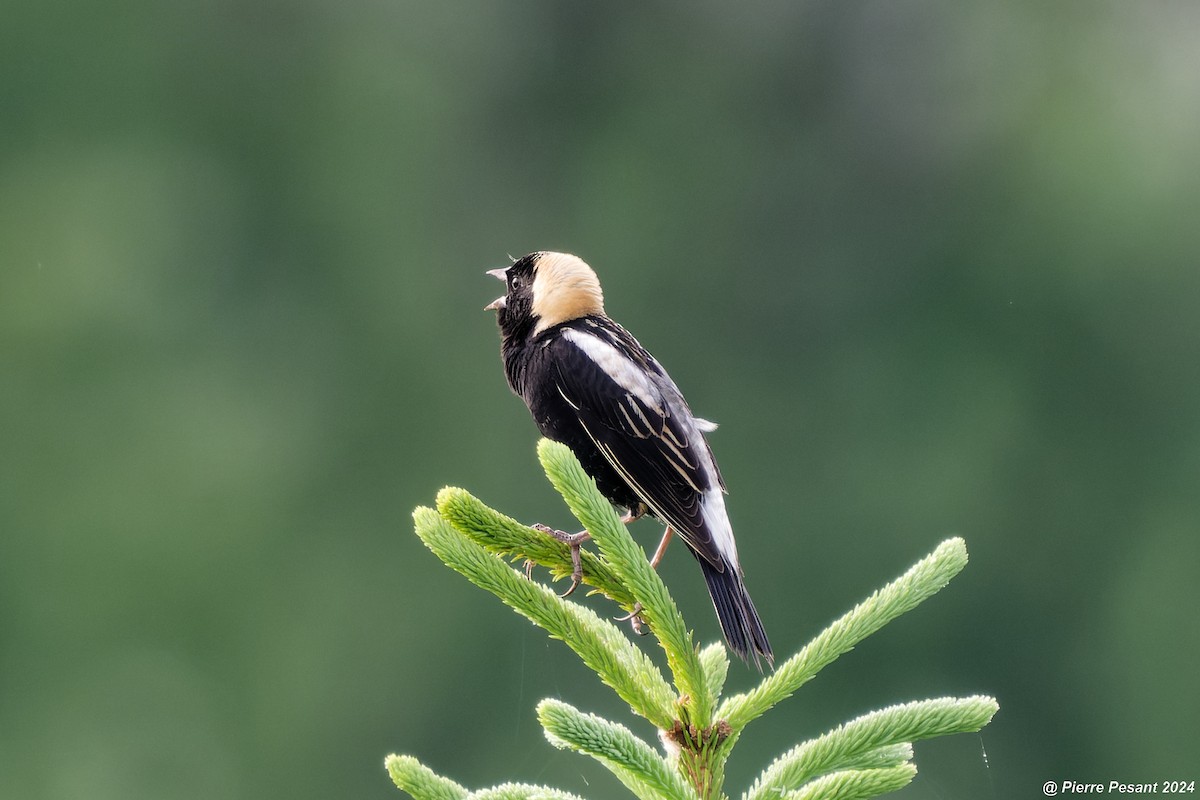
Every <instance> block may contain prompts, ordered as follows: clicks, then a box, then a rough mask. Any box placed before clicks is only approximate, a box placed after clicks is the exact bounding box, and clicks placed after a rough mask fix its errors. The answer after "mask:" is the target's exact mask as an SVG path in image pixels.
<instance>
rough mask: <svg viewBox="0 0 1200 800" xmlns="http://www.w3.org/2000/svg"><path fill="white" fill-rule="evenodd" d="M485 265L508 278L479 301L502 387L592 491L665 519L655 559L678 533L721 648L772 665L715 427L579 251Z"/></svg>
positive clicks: (635, 513) (632, 515)
mask: <svg viewBox="0 0 1200 800" xmlns="http://www.w3.org/2000/svg"><path fill="white" fill-rule="evenodd" d="M488 274H489V275H493V276H495V277H497V278H499V279H500V280H503V281H505V283H506V285H507V291H506V292H505V294H504V296H503V297H500V298H497V299H496V300H495V301H494V302H492V303H491V304H489V305H488V306H487V309H489V310H491V309H494V310H496V311H497V312H498V314H497V320H498V322H499V325H500V334H501V339H502V343H501V354H502V356H503V358H504V371H505V374H506V375H507V377H508V385H509V386H510V387H511V388H512V390H513V392H515V393H516V394H517V395H518V396H519V397H521V399H523V400H524V401H525V404H526V405H527V406H528V407H529V411H530V413H531V414H532V415H533V419H534V422H536V423H537V426H538V429H539V430H540V431H541V432H542V435H544V436H546V437H548V438H550V439H553V440H555V441H558V442H562V443H563V444H565V445H567V446H568V447H570V448H571V450H572V451H573V452H574V453H575V456H576V457H577V458H578V459H579V462H580V463H581V464H582V465H583V468H584V470H585V471H586V472H587V473H588V474H589V475H590V476H591V477H592V478H593V479H594V480H595V481H596V486H597V487H598V488H599V489H600V491H601V493H602V494H604V495H605V496H606V497H607V498H608V499H609V500H610V501H611V502H612V503H613V504H614V505H616V506H620V507H623V508H626V509H629V514H628V515H627V517H626V519H627V520H628V519H636V518H637V517H640V516H641V515H642V514H650V515H652V516H654V517H657V518H658V519H659V520H661V521H662V522H664V523H665V524H666V525H667V530H666V532H665V534H664V536H663V541H662V544H660V545H659V549H658V552H657V553H656V554H655V558H654V560H653V563H654V564H655V565H657V563H658V558H661V556H662V551H663V548H664V547H665V546H666V543H667V541H669V540H670V537H671V535H672V532H675V533H678V534H679V536H680V538H681V539H683V541H684V544H686V545H687V548H688V549H689V550H690V551H691V552H692V554H693V555H694V556H695V557H696V560H697V561H699V562H700V568H701V570H702V571H703V573H704V580H705V582H706V583H707V584H708V592H709V594H710V595H711V596H712V601H713V606H714V607H715V608H716V612H717V619H718V620H719V621H720V623H721V630H722V631H723V632H724V635H725V641H726V643H727V644H728V646H729V648H730V649H731V650H733V651H734V652H735V653H737V654H738V655H739V656H741V657H742V658H743V659H747V658H749V657H751V656H752V657H753V658H754V661H755V663H756V664H757V663H758V661H759V658H760V657H762V658H765V659H766V660H767V661H768V662H770V661H771V660H772V654H771V645H770V643H769V642H768V641H767V635H766V632H765V631H764V630H763V626H762V622H761V620H759V618H758V613H757V612H756V611H755V609H754V603H753V602H751V600H750V595H749V594H748V593H747V592H746V586H745V584H744V583H743V582H742V569H741V566H740V565H739V563H738V555H737V545H736V544H735V543H734V539H733V529H732V528H731V527H730V524H729V517H728V515H727V514H726V511H725V499H724V496H723V495H724V492H725V482H724V480H723V479H722V477H721V472H720V470H719V469H718V468H717V463H716V461H715V460H714V459H713V455H712V450H711V449H709V446H708V442H707V441H706V440H705V438H704V434H705V433H706V432H708V431H711V430H713V429H714V428H715V427H716V426H715V425H713V424H712V423H711V422H708V421H706V420H702V419H700V418H698V417H696V416H694V415H693V414H692V412H691V409H690V408H688V404H687V402H686V401H685V400H684V399H683V395H682V394H680V392H679V389H678V388H677V387H676V386H675V382H674V381H672V380H671V378H670V376H669V375H667V373H666V371H665V370H663V368H662V367H661V366H659V363H658V362H657V361H656V360H655V359H654V357H653V356H651V355H650V354H649V353H648V352H646V350H645V348H643V347H642V346H641V345H640V344H638V341H637V339H634V338H633V336H632V335H630V333H629V332H628V331H626V330H625V329H624V328H622V327H621V326H620V325H618V324H617V323H616V322H613V320H611V319H610V318H609V317H608V316H607V315H606V314H605V313H604V297H603V294H602V293H601V290H600V282H599V280H598V279H597V278H596V273H595V272H593V271H592V269H591V267H589V266H588V265H587V264H586V263H584V262H583V261H582V260H581V259H579V258H577V257H576V256H573V255H568V254H566V253H550V252H539V253H530V254H529V255H527V256H522V257H521V258H518V259H517V260H516V261H514V262H513V264H512V265H511V266H509V267H505V268H502V269H494V270H490V271H489V272H488ZM584 535H586V534H584ZM575 582H576V583H577V582H578V576H576V578H575ZM572 588H574V584H573V586H572ZM569 591H570V590H568V593H569Z"/></svg>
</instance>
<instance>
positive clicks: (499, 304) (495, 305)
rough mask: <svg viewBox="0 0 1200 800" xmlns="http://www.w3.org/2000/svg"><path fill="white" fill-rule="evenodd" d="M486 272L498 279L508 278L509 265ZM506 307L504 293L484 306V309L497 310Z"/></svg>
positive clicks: (504, 279)
mask: <svg viewBox="0 0 1200 800" xmlns="http://www.w3.org/2000/svg"><path fill="white" fill-rule="evenodd" d="M485 274H487V275H491V276H492V277H493V278H497V279H498V280H502V281H506V280H508V267H500V268H499V269H489V270H488V271H487V272H486V273H485ZM499 308H504V295H500V296H499V297H497V298H496V299H495V300H493V301H492V302H490V303H488V304H487V305H486V306H484V307H483V310H484V311H495V310H496V309H499Z"/></svg>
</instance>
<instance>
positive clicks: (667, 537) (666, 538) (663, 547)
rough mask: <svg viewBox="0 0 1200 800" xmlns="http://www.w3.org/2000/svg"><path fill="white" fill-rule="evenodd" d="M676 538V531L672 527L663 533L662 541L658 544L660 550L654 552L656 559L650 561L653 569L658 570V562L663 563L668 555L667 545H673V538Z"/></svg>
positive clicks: (668, 527)
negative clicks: (663, 558)
mask: <svg viewBox="0 0 1200 800" xmlns="http://www.w3.org/2000/svg"><path fill="white" fill-rule="evenodd" d="M674 536H675V529H674V528H672V527H671V526H670V525H668V526H667V529H666V530H665V531H663V537H662V541H661V542H659V543H658V548H657V549H655V551H654V557H653V558H651V559H650V566H651V567H652V568H653V569H658V562H660V561H662V557H663V556H664V555H666V553H667V545H669V544H670V543H671V539H672V537H674Z"/></svg>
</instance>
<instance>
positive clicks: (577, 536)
mask: <svg viewBox="0 0 1200 800" xmlns="http://www.w3.org/2000/svg"><path fill="white" fill-rule="evenodd" d="M530 527H531V528H533V529H534V530H537V531H541V532H542V533H544V534H546V535H547V536H549V537H550V538H552V539H555V540H557V541H560V542H562V543H563V544H565V545H566V546H567V547H569V548H571V586H570V588H568V589H567V590H566V591H565V592H563V593H562V594H560V595H559V597H570V596H571V594H572V593H573V592H574V591H575V590H576V589H578V588H579V584H580V583H581V582H582V581H583V562H582V561H581V560H580V558H579V546H580V545H581V544H583V543H584V542H586V541H587V540H588V539H591V538H592V535H591V534H590V533H588V532H587V531H580V532H579V533H567V532H566V531H560V530H557V529H555V528H551V527H550V526H549V525H543V524H542V523H540V522H535V523H534V524H533V525H531V526H530Z"/></svg>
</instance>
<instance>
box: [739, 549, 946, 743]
mask: <svg viewBox="0 0 1200 800" xmlns="http://www.w3.org/2000/svg"><path fill="white" fill-rule="evenodd" d="M966 565H967V547H966V544H965V543H964V542H963V540H962V539H959V538H953V539H947V540H946V541H944V542H942V543H941V544H940V545H938V548H937V549H936V550H934V551H933V553H931V554H930V555H928V556H926V557H925V558H923V559H921V560H920V561H918V562H917V563H916V564H914V565H913V566H912V568H911V569H909V570H908V571H907V572H905V573H904V574H903V575H901V576H900V577H899V578H897V579H896V580H894V581H892V582H891V583H889V584H888V585H887V586H885V587H883V588H882V589H880V590H878V591H877V592H875V593H874V594H872V595H871V596H870V597H868V598H867V599H866V600H864V601H863V602H861V603H859V604H858V605H857V606H855V607H854V608H853V609H851V610H850V611H849V612H848V613H846V614H845V615H844V616H842V617H841V619H838V620H837V621H836V622H834V623H833V624H832V625H830V626H829V627H828V628H826V629H825V630H823V631H822V632H821V633H820V634H819V635H818V636H817V638H815V639H813V640H812V641H811V642H809V643H808V644H807V645H806V646H805V647H804V649H802V650H801V651H800V652H799V653H797V654H796V655H794V656H792V657H791V658H789V659H788V660H787V661H785V662H783V663H782V664H780V665H779V667H778V669H776V670H775V672H774V673H773V674H771V675H768V676H767V677H766V678H765V679H764V680H763V681H762V683H760V684H759V685H758V686H757V687H755V688H754V689H752V690H751V691H749V692H747V693H745V694H739V695H735V696H733V697H731V698H729V699H728V700H726V701H725V702H724V703H723V704H722V705H721V707H720V709H718V711H717V714H718V716H719V717H721V718H723V719H725V720H727V721H728V722H729V725H730V727H732V728H733V730H734V732H735V733H737V732H740V731H741V730H742V729H743V728H745V727H746V724H747V723H749V722H750V721H751V720H754V719H756V718H757V717H759V716H761V715H762V714H764V713H765V712H766V711H767V710H768V709H770V708H771V707H772V706H774V705H775V704H776V703H778V702H779V701H781V700H783V699H785V698H787V697H790V696H791V695H792V693H793V692H795V691H796V690H797V689H799V688H800V687H801V686H802V685H804V684H805V683H807V682H808V681H809V680H810V679H811V678H812V677H813V676H815V675H816V674H817V673H818V672H820V671H821V670H822V669H823V668H825V667H826V666H828V665H829V664H831V663H832V662H834V661H835V660H837V658H838V657H839V656H841V655H842V654H843V653H847V652H849V651H850V650H853V649H854V646H855V645H856V644H858V643H859V642H861V641H862V640H863V639H865V638H867V637H868V636H870V635H871V634H872V633H875V632H876V631H877V630H879V629H880V628H882V627H883V626H884V625H886V624H888V623H889V622H891V621H892V620H894V619H895V618H896V617H898V616H900V615H901V614H903V613H905V612H906V611H911V610H912V609H914V608H916V607H917V606H918V605H920V604H921V602H923V601H924V600H926V599H928V598H929V597H930V596H931V595H933V594H935V593H937V592H938V591H940V590H941V589H942V587H944V586H945V585H946V584H947V583H949V582H950V579H951V578H953V577H954V576H955V575H957V574H958V573H959V572H960V571H961V570H962V568H963V567H965V566H966Z"/></svg>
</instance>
